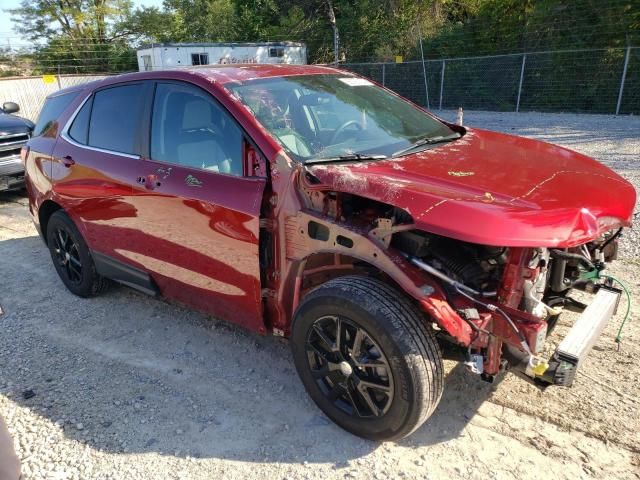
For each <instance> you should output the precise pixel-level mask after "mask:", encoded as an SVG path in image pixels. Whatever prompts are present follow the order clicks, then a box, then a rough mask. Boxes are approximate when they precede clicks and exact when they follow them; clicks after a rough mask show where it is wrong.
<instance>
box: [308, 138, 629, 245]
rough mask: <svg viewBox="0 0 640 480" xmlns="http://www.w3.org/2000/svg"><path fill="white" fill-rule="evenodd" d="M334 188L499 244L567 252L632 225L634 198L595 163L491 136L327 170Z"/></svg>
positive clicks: (427, 224)
mask: <svg viewBox="0 0 640 480" xmlns="http://www.w3.org/2000/svg"><path fill="white" fill-rule="evenodd" d="M309 170H310V171H311V172H312V173H313V174H314V175H315V176H316V177H317V178H318V179H319V180H320V181H322V182H323V183H325V184H327V185H328V186H330V187H331V188H333V189H335V190H337V191H341V192H349V193H353V194H357V195H360V196H363V197H366V198H370V199H373V200H378V201H381V202H385V203H388V204H391V205H394V206H396V207H399V208H402V209H404V210H406V211H407V212H408V213H410V214H411V216H412V217H413V219H414V221H415V223H416V226H417V227H418V228H419V229H422V230H425V231H429V232H432V233H436V234H440V235H444V236H448V237H452V238H456V239H459V240H464V241H468V242H474V243H480V244H486V245H496V246H529V247H538V246H539V247H570V246H575V245H579V244H581V243H585V242H587V241H590V240H593V239H594V238H596V237H597V236H599V235H600V234H602V233H604V232H605V231H607V230H610V229H611V228H614V227H618V226H623V225H624V226H628V225H630V222H631V216H632V213H633V208H634V206H635V201H636V192H635V190H634V189H633V187H632V186H631V184H630V183H628V182H627V181H626V180H624V179H623V178H622V177H620V176H619V175H617V174H616V173H614V172H613V171H611V170H610V169H608V168H607V167H605V166H603V165H602V164H600V163H598V162H597V161H595V160H593V159H591V158H589V157H586V156H584V155H581V154H579V153H576V152H573V151H571V150H568V149H566V148H563V147H559V146H556V145H550V144H548V143H544V142H540V141H536V140H531V139H526V138H521V137H514V136H511V135H505V134H501V133H496V132H490V131H486V130H476V129H468V130H467V133H466V134H465V135H464V136H463V137H462V138H461V139H459V140H456V141H454V142H451V143H447V144H442V145H438V146H435V147H434V148H431V149H429V150H425V151H422V152H419V153H416V154H412V155H407V156H405V157H402V158H397V159H390V160H384V161H375V162H359V163H353V164H320V165H313V166H309Z"/></svg>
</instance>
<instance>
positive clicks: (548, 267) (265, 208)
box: [23, 65, 636, 440]
mask: <svg viewBox="0 0 640 480" xmlns="http://www.w3.org/2000/svg"><path fill="white" fill-rule="evenodd" d="M39 124H41V125H43V128H42V129H41V130H40V133H39V134H38V135H37V136H35V137H34V138H32V139H31V140H30V142H29V144H28V146H27V147H26V148H25V149H24V151H23V157H24V158H25V160H26V173H27V185H28V189H29V197H30V202H29V207H30V210H31V212H32V214H33V219H34V221H35V224H36V226H38V227H39V229H40V231H41V234H42V236H43V238H44V240H45V242H46V244H47V246H48V248H49V250H50V252H51V258H52V259H53V264H54V266H55V268H56V270H57V272H58V274H59V276H60V278H61V279H62V281H63V282H64V284H65V285H66V286H67V288H68V289H69V290H70V291H71V292H73V293H75V294H76V295H80V296H83V297H86V296H90V295H94V294H97V293H98V292H99V291H100V290H101V289H102V288H104V287H105V286H106V285H107V284H108V283H109V280H113V281H116V282H119V283H122V284H125V285H128V286H130V287H133V288H136V289H138V290H141V291H143V292H146V293H148V294H151V295H162V296H163V297H166V298H168V299H172V300H174V301H177V302H181V303H183V304H186V305H190V306H192V307H193V308H196V309H199V310H201V311H204V312H206V313H209V314H211V315H213V316H215V317H217V318H221V319H226V320H228V321H230V322H234V323H237V324H239V325H242V326H244V327H246V328H248V329H251V330H254V331H256V332H259V333H261V334H272V335H279V336H285V337H288V338H289V339H290V343H291V348H292V352H293V358H294V362H295V365H296V368H297V370H298V372H299V374H300V378H301V379H302V382H303V383H304V386H305V387H306V389H307V391H308V393H309V395H310V396H311V397H312V398H313V400H314V401H315V402H316V403H317V405H318V406H319V407H320V408H321V409H322V410H323V411H324V412H325V413H326V414H327V416H329V417H330V418H331V419H333V420H334V421H335V422H336V423H337V424H339V425H340V426H342V427H343V428H345V429H346V430H348V431H350V432H353V433H354V434H356V435H360V436H362V437H366V438H370V439H378V440H381V439H392V438H400V437H403V436H406V435H408V434H410V433H411V432H412V431H414V430H415V429H416V428H418V427H419V426H420V425H421V424H422V423H423V422H424V421H425V420H426V419H427V418H428V417H429V415H431V413H432V412H433V411H434V409H435V408H436V405H437V404H438V401H439V400H440V397H441V395H442V390H443V365H442V356H441V347H440V343H439V342H448V343H450V344H453V345H455V346H457V348H459V349H460V350H461V351H462V352H463V353H464V354H465V355H466V362H465V363H466V364H467V367H468V368H469V369H470V370H471V371H473V372H475V373H477V374H479V375H482V376H483V378H485V379H487V380H491V379H492V378H493V377H494V376H495V375H497V374H498V373H499V372H500V371H501V370H503V369H504V368H510V369H511V371H513V372H515V373H517V374H519V375H521V376H522V377H523V378H525V379H527V380H529V381H530V382H533V383H536V384H538V385H540V386H542V387H544V386H547V385H565V386H569V385H571V383H572V381H573V378H574V376H575V373H576V369H577V368H578V367H579V366H580V363H581V362H582V361H583V359H584V358H585V356H586V355H587V353H588V352H589V350H590V348H591V347H592V345H593V344H594V342H595V341H596V339H597V337H598V336H599V334H600V333H601V331H602V329H603V328H604V326H605V324H606V323H607V321H608V320H609V319H610V318H611V316H612V315H613V313H614V310H615V308H616V305H617V303H618V299H619V295H620V292H619V291H618V290H616V289H615V288H613V286H612V285H611V282H610V281H607V280H606V279H605V277H604V274H602V273H601V272H602V270H603V269H604V267H605V264H606V262H608V261H610V260H612V259H614V258H615V257H616V250H617V240H618V237H619V234H620V232H621V230H622V228H623V227H627V226H629V225H630V222H631V217H632V209H633V207H634V205H635V199H636V193H635V191H634V189H633V187H632V186H631V185H630V184H629V183H627V182H626V181H625V180H624V179H622V178H621V177H620V176H618V175H617V174H615V173H614V172H612V171H611V170H609V169H608V168H606V167H604V166H603V165H601V164H600V163H598V162H596V161H594V160H592V159H590V158H587V157H585V156H583V155H580V154H578V153H575V152H572V151H570V150H567V149H565V148H561V147H557V146H553V145H549V144H546V143H542V142H538V141H533V140H527V139H524V138H518V137H514V136H509V135H503V134H499V133H494V132H489V131H484V130H480V129H472V128H464V127H461V126H457V125H452V124H449V123H446V122H444V121H442V120H440V119H438V118H436V117H434V116H433V115H431V114H430V113H428V112H426V111H424V110H423V109H421V108H419V107H417V106H415V105H413V104H412V103H410V102H408V101H406V100H404V99H402V98H401V97H399V96H398V95H396V94H394V93H393V92H390V91H389V90H386V89H384V88H382V87H380V86H378V85H375V84H374V83H372V82H371V81H369V80H366V79H364V78H362V77H359V76H356V75H353V74H351V73H347V72H343V71H339V70H335V69H331V68H326V67H320V66H286V65H250V66H249V65H247V66H228V67H205V68H191V69H184V70H174V71H162V72H144V73H135V74H128V75H122V76H118V77H111V78H108V79H105V80H102V81H99V82H97V83H91V84H86V85H83V86H77V87H73V88H72V89H67V90H63V91H60V92H58V93H57V94H55V95H54V96H52V97H50V98H49V99H48V100H47V103H46V105H45V107H44V110H43V113H42V116H41V118H40V121H39ZM573 289H581V290H584V291H587V292H589V293H592V294H593V299H592V301H591V303H590V304H589V305H588V306H584V305H583V307H585V308H584V312H583V313H582V314H581V316H580V317H579V319H578V320H577V321H576V323H575V325H574V326H573V328H572V329H571V330H570V331H569V333H568V334H567V336H566V337H565V338H564V339H563V340H562V341H561V343H560V344H559V346H558V347H557V349H556V351H555V352H554V353H551V354H548V355H546V356H544V355H543V348H544V344H545V339H546V337H547V335H548V333H549V332H550V331H551V329H552V328H553V326H554V324H555V323H556V321H557V319H558V316H559V315H560V313H561V311H562V308H563V307H564V306H573V307H575V306H576V304H577V302H575V301H574V300H572V299H571V296H570V292H571V291H572V290H573ZM436 336H437V337H438V340H436Z"/></svg>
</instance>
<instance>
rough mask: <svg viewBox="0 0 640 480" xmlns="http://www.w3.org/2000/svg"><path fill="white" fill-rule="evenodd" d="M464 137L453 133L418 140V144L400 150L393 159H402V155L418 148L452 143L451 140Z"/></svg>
mask: <svg viewBox="0 0 640 480" xmlns="http://www.w3.org/2000/svg"><path fill="white" fill-rule="evenodd" d="M461 136H462V135H460V134H459V133H457V132H456V133H453V134H451V135H446V136H443V135H440V136H438V137H427V138H422V139H420V140H418V141H417V142H414V143H412V144H411V145H409V146H408V147H407V148H403V149H402V150H398V151H397V152H395V153H394V154H393V155H391V157H392V158H393V157H400V156H402V155H405V154H407V153H409V152H411V151H413V150H415V149H417V148H420V147H423V146H425V145H435V144H436V143H444V142H450V141H451V140H456V139H458V138H460V137H461Z"/></svg>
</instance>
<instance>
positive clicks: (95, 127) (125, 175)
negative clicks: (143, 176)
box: [51, 82, 151, 261]
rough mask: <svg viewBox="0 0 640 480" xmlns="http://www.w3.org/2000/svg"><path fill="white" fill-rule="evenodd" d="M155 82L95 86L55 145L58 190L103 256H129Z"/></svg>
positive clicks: (77, 222)
mask: <svg viewBox="0 0 640 480" xmlns="http://www.w3.org/2000/svg"><path fill="white" fill-rule="evenodd" d="M150 86H151V84H150V83H146V82H132V83H124V84H117V85H113V86H109V87H105V88H102V89H99V90H97V91H95V92H92V93H91V94H90V95H89V96H87V97H86V99H85V100H84V102H83V103H82V104H81V105H80V106H79V107H78V109H77V111H76V112H75V114H74V116H73V117H72V118H71V119H70V121H69V122H68V123H67V125H66V126H65V128H64V130H63V131H62V133H61V135H60V138H59V140H58V142H57V143H56V146H55V150H54V154H53V167H52V175H51V176H52V179H53V181H54V187H53V191H54V195H55V196H56V197H57V199H58V200H59V201H60V203H61V204H62V205H64V206H65V208H66V209H67V210H68V211H69V214H70V215H71V217H72V218H73V219H74V221H75V223H76V224H77V225H78V227H79V228H80V230H81V231H82V233H83V235H84V237H85V239H86V240H87V243H88V245H89V247H90V248H91V249H92V250H93V251H94V252H95V254H96V255H97V256H98V257H99V255H100V254H102V255H107V256H108V257H113V258H115V259H117V260H126V258H127V257H126V255H124V254H123V252H124V251H125V250H126V249H127V248H128V244H129V239H130V238H131V232H132V229H133V228H134V225H135V222H136V210H135V207H134V206H133V204H132V202H131V199H132V194H133V185H132V183H134V182H135V178H136V174H137V172H138V165H139V161H140V160H139V159H140V135H141V128H142V117H143V109H144V106H145V97H146V95H147V94H148V93H150V90H149V88H150ZM101 258H102V257H100V258H96V260H97V261H98V260H100V259H101Z"/></svg>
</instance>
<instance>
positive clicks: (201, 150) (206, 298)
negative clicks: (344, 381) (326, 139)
mask: <svg viewBox="0 0 640 480" xmlns="http://www.w3.org/2000/svg"><path fill="white" fill-rule="evenodd" d="M149 119H150V126H149V129H148V131H149V139H148V143H147V144H146V145H148V150H147V152H146V155H145V156H144V158H143V159H142V160H141V161H140V162H139V170H138V173H137V175H136V179H137V182H138V183H137V184H136V185H135V188H134V199H133V205H134V207H135V210H136V212H137V218H138V220H139V221H138V224H137V228H138V232H137V234H138V236H137V240H136V242H135V245H133V246H131V247H130V248H131V250H132V251H130V253H129V254H130V256H131V260H132V261H134V262H136V264H138V265H140V266H142V267H143V268H144V269H146V270H148V271H150V272H152V276H153V278H154V280H155V281H156V283H157V284H158V286H159V287H160V290H161V291H162V293H163V295H165V296H166V297H169V298H173V299H176V300H178V301H180V302H183V303H186V304H189V305H191V306H194V307H196V308H199V309H201V310H204V311H206V312H208V313H210V314H212V315H215V316H216V317H218V318H223V319H226V320H230V321H234V322H236V323H239V324H242V325H244V326H246V327H248V328H252V329H256V330H260V329H262V328H263V322H262V301H261V289H260V285H261V284H260V265H259V255H258V235H259V233H258V232H259V217H260V209H261V204H262V194H263V191H264V188H265V183H266V179H265V178H259V177H255V176H252V175H251V173H252V172H245V164H246V163H248V162H247V161H246V160H247V157H248V155H253V154H255V152H257V149H255V148H254V146H253V145H252V144H251V142H250V140H249V139H248V138H247V136H246V135H245V133H244V131H243V129H242V128H241V127H240V126H239V125H238V123H237V122H236V121H235V120H234V119H233V117H232V116H231V115H230V114H229V112H227V111H226V110H225V109H224V108H223V107H222V106H221V105H220V104H219V103H218V102H217V101H216V100H215V99H214V98H213V97H212V96H211V95H210V94H209V93H208V92H206V91H204V90H202V89H200V88H198V87H196V86H194V85H190V84H187V83H182V82H157V83H156V85H155V92H154V95H153V100H152V102H150V105H149Z"/></svg>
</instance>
